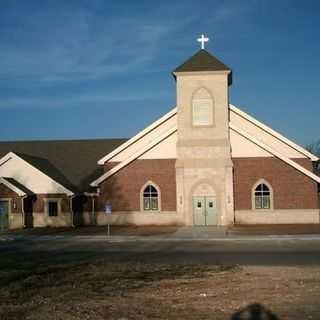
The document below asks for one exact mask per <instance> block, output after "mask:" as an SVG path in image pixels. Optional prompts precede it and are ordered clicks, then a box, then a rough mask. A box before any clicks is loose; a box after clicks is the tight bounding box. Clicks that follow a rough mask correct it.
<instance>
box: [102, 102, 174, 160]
mask: <svg viewBox="0 0 320 320" xmlns="http://www.w3.org/2000/svg"><path fill="white" fill-rule="evenodd" d="M176 114H177V108H173V109H172V110H171V111H169V112H168V113H166V114H165V115H164V116H162V117H161V118H160V119H158V120H156V121H155V122H153V123H151V124H150V125H149V126H148V127H146V128H145V129H143V130H141V131H140V132H138V133H137V134H136V135H135V136H133V137H132V138H131V139H129V140H126V141H125V142H124V143H122V144H120V145H119V146H118V147H117V148H115V149H114V150H112V151H111V152H110V153H108V154H105V155H104V156H103V158H101V159H99V161H98V164H100V165H103V164H104V163H105V162H107V161H108V160H110V159H112V158H113V157H115V156H116V155H117V154H119V153H120V152H121V151H123V150H124V149H126V148H128V147H129V146H131V145H132V144H134V143H135V142H136V141H137V140H139V139H141V138H142V137H144V136H145V135H147V134H148V133H149V132H151V131H152V130H154V129H156V128H157V127H159V126H160V125H161V124H163V123H164V122H166V121H167V120H169V119H170V118H172V117H174V116H175V115H176Z"/></svg>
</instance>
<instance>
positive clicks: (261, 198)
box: [254, 183, 271, 209]
mask: <svg viewBox="0 0 320 320" xmlns="http://www.w3.org/2000/svg"><path fill="white" fill-rule="evenodd" d="M254 198H255V208H256V209H271V192H270V189H269V187H268V186H267V185H266V184H265V183H260V184H258V185H257V187H256V188H255V190H254Z"/></svg>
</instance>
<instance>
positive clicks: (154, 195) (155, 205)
mask: <svg viewBox="0 0 320 320" xmlns="http://www.w3.org/2000/svg"><path fill="white" fill-rule="evenodd" d="M143 210H145V211H152V210H154V211H157V210H159V194H158V191H157V189H156V188H155V187H154V186H153V185H151V184H149V185H147V186H146V187H145V189H144V190H143Z"/></svg>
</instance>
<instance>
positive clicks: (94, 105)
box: [0, 0, 320, 144]
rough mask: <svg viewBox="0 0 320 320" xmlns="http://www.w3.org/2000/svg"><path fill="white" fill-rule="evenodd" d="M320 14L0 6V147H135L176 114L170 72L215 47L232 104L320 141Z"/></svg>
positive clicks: (210, 6)
mask: <svg viewBox="0 0 320 320" xmlns="http://www.w3.org/2000/svg"><path fill="white" fill-rule="evenodd" d="M319 17H320V2H319V1H316V0H314V1H312V0H305V1H295V0H280V1H279V0H278V1H276V0H255V1H253V0H252V1H251V0H242V1H239V0H236V1H217V0H208V1H201V2H200V1H181V0H180V1H172V0H170V1H165V0H164V1H151V0H149V1H138V0H137V1H121V0H119V1H107V0H104V1H102V0H74V1H68V0H61V1H59V0H56V1H54V0H52V1H48V0H47V1H46V0H41V1H40V0H39V1H35V0H28V1H23V0H20V1H16V0H1V2H0V119H1V126H0V140H27V139H78V138H79V139H81V138H113V137H130V136H132V135H133V134H134V133H136V132H137V131H139V130H140V129H142V128H143V127H145V126H146V125H148V124H150V123H151V122H152V121H154V120H156V119H157V118H158V117H159V116H161V115H162V114H164V113H166V112H167V111H169V110H170V109H171V108H172V107H173V106H174V105H175V82H174V79H173V77H172V75H171V71H172V70H173V69H174V68H175V67H176V66H177V65H179V64H181V63H182V62H183V61H184V60H186V59H187V58H189V57H190V56H191V55H193V54H194V53H195V52H196V51H197V50H198V48H199V44H198V43H197V42H196V41H195V39H196V38H197V37H198V36H199V35H200V34H201V33H205V34H206V35H208V36H209V37H210V42H209V45H208V50H209V51H210V52H211V53H213V54H214V55H216V56H217V57H218V58H219V59H220V60H222V61H223V62H224V63H226V64H227V65H228V66H230V67H231V68H232V70H233V85H232V87H231V102H232V103H233V104H235V105H237V106H240V107H241V108H242V109H243V110H245V111H247V112H249V113H250V114H252V115H253V116H255V117H257V118H258V119H259V120H261V121H263V122H265V123H266V124H268V125H270V126H271V127H273V128H274V129H276V130H278V131H280V132H281V133H283V134H285V135H286V136H288V137H289V138H291V139H294V140H295V141H297V142H298V143H300V144H307V143H309V142H312V141H314V140H316V139H318V138H320V103H319V101H320V81H319V75H320V62H319V57H320V41H319V31H320V18H319Z"/></svg>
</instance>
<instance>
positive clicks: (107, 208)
mask: <svg viewBox="0 0 320 320" xmlns="http://www.w3.org/2000/svg"><path fill="white" fill-rule="evenodd" d="M104 212H105V214H106V215H107V216H108V215H111V214H112V205H111V204H106V205H105V208H104ZM107 236H108V239H109V238H110V222H109V219H108V225H107Z"/></svg>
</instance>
